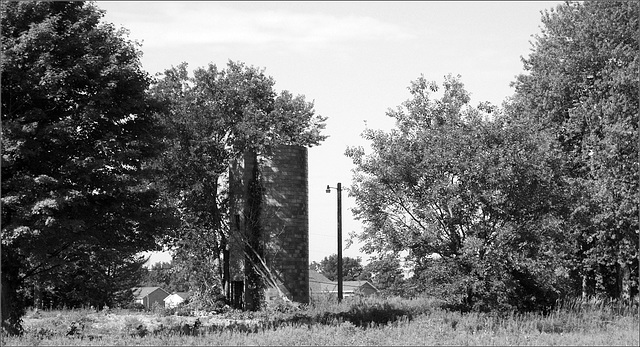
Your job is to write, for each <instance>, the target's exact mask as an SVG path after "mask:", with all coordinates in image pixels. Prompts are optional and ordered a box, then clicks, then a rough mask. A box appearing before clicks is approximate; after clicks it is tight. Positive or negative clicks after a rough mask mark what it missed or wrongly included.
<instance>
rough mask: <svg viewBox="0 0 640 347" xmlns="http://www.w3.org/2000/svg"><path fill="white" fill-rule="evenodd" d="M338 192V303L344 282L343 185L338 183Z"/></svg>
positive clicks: (329, 190)
mask: <svg viewBox="0 0 640 347" xmlns="http://www.w3.org/2000/svg"><path fill="white" fill-rule="evenodd" d="M331 188H333V187H330V186H328V185H327V193H331ZM335 189H336V190H337V191H338V211H337V212H338V271H337V272H338V302H341V301H342V296H343V295H342V293H343V285H342V284H343V283H342V282H343V281H342V184H341V183H339V182H338V186H337V187H336V188H335Z"/></svg>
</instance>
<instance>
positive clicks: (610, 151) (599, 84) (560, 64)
mask: <svg viewBox="0 0 640 347" xmlns="http://www.w3.org/2000/svg"><path fill="white" fill-rule="evenodd" d="M639 17H640V4H639V3H637V2H628V1H585V2H567V3H565V4H562V5H559V6H557V7H556V8H555V9H551V10H550V11H545V12H544V14H543V16H542V24H543V25H542V33H541V34H540V35H538V36H536V37H535V39H534V42H533V47H532V51H531V54H530V55H529V56H528V57H527V58H526V59H523V62H524V68H525V71H526V73H525V74H522V75H520V76H518V78H517V80H516V81H515V83H514V85H515V88H516V95H515V98H514V102H515V103H516V104H518V106H517V107H519V108H520V111H519V113H520V116H521V117H523V118H529V119H532V120H534V121H535V122H537V123H538V124H540V125H541V126H543V127H545V128H547V129H548V130H549V131H550V132H551V133H553V135H554V138H555V140H556V141H557V142H558V144H559V151H558V152H557V154H556V155H557V156H558V157H561V158H562V160H563V161H564V162H565V165H564V167H563V168H562V169H563V172H562V178H563V179H562V181H563V182H564V187H563V189H564V190H565V191H567V192H569V193H570V195H571V200H572V206H571V210H570V211H569V213H568V214H567V217H566V220H567V223H568V224H569V225H570V226H569V227H568V228H567V230H568V232H571V233H572V235H573V236H572V237H573V238H574V239H575V245H574V249H575V254H574V255H575V258H576V263H577V264H576V271H575V272H576V273H577V276H579V277H581V281H579V282H581V287H582V288H581V290H582V293H583V294H584V295H587V294H588V295H593V294H599V295H600V294H604V295H607V296H611V297H615V298H618V297H622V298H629V297H630V296H631V295H632V294H633V293H637V292H638V257H639V254H638V248H639V244H638V231H639V228H640V225H639V224H638V206H640V187H639V181H640V176H639V174H638V171H639V170H638V169H639V165H640V164H639V160H638V158H639V157H638V148H639V134H638V125H639V118H638V112H639V109H638V104H639V101H638V93H639V90H638V88H639V81H640V73H639V69H640V43H639V42H640V41H639V34H638V33H639V32H640V28H639V26H638V23H639V19H638V18H639Z"/></svg>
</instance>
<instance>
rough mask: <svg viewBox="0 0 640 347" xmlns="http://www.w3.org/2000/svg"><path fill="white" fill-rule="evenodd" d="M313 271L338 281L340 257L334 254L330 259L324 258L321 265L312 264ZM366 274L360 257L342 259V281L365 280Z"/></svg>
mask: <svg viewBox="0 0 640 347" xmlns="http://www.w3.org/2000/svg"><path fill="white" fill-rule="evenodd" d="M309 268H310V269H311V270H315V271H317V272H319V273H321V274H323V275H324V276H325V277H326V278H328V279H330V280H331V281H337V280H338V255H337V254H332V255H330V256H328V257H324V258H323V259H322V260H321V261H320V263H315V262H312V263H311V264H310V265H309ZM365 277H367V276H366V274H365V273H364V268H363V267H362V260H361V259H360V257H358V258H351V257H342V280H343V281H356V280H360V279H365Z"/></svg>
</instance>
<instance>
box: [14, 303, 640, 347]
mask: <svg viewBox="0 0 640 347" xmlns="http://www.w3.org/2000/svg"><path fill="white" fill-rule="evenodd" d="M165 314H166V313H163V312H156V313H138V312H130V311H125V310H117V311H100V312H96V311H94V310H88V309H85V310H57V311H39V312H33V311H31V312H29V314H27V316H26V317H25V319H24V327H25V334H24V335H23V336H21V337H6V336H3V341H2V342H3V345H8V346H36V345H56V346H61V345H82V346H86V345H172V346H183V345H209V346H211V345H289V346H290V345H511V346H528V345H610V346H638V345H639V344H640V341H639V339H640V338H639V333H640V332H639V328H638V325H639V321H638V306H637V304H636V305H618V304H615V303H606V302H600V301H598V300H588V301H582V300H575V301H572V302H570V303H566V304H563V305H561V307H559V308H558V309H557V310H555V311H554V312H552V313H550V314H548V315H546V316H543V315H540V314H506V315H505V314H503V315H495V314H482V313H467V314H462V313H459V312H450V311H447V310H444V309H442V308H440V305H439V304H438V302H436V301H434V300H429V299H413V300H407V299H399V298H392V299H379V298H366V299H363V298H356V299H350V300H344V301H343V302H342V303H340V304H338V303H335V302H330V301H324V302H320V303H316V304H314V305H309V306H306V307H303V308H295V307H292V306H290V305H284V304H281V305H278V306H277V307H271V308H268V309H266V310H264V311H261V312H255V313H249V312H239V311H229V312H227V313H224V314H217V315H200V316H198V317H195V316H177V315H165Z"/></svg>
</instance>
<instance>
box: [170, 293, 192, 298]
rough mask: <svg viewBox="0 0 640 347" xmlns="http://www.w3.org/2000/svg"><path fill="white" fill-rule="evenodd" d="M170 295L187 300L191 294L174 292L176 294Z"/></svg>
mask: <svg viewBox="0 0 640 347" xmlns="http://www.w3.org/2000/svg"><path fill="white" fill-rule="evenodd" d="M172 295H177V296H179V297H181V298H182V299H184V300H187V299H189V297H190V296H191V293H190V292H176V293H173V294H172Z"/></svg>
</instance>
